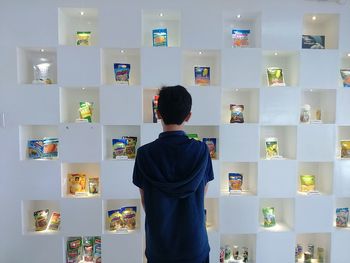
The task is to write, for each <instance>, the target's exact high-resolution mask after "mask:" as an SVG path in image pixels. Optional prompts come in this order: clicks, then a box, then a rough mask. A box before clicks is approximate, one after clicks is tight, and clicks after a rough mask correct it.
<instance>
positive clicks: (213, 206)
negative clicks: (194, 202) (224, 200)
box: [204, 198, 219, 232]
mask: <svg viewBox="0 0 350 263" xmlns="http://www.w3.org/2000/svg"><path fill="white" fill-rule="evenodd" d="M204 208H205V209H206V210H207V212H206V213H207V216H206V219H207V221H206V225H207V230H208V231H215V232H217V231H219V218H218V216H219V199H217V198H206V199H205V201H204Z"/></svg>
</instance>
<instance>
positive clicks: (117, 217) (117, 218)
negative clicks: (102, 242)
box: [108, 209, 125, 231]
mask: <svg viewBox="0 0 350 263" xmlns="http://www.w3.org/2000/svg"><path fill="white" fill-rule="evenodd" d="M108 220H109V230H110V231H115V230H120V229H122V228H124V227H125V222H124V218H123V214H122V210H121V209H117V210H110V211H108Z"/></svg>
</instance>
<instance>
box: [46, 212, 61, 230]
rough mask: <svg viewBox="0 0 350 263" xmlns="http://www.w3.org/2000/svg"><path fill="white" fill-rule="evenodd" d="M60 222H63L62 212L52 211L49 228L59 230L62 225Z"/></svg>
mask: <svg viewBox="0 0 350 263" xmlns="http://www.w3.org/2000/svg"><path fill="white" fill-rule="evenodd" d="M60 223H61V214H60V213H57V212H52V215H51V218H50V222H49V226H48V228H47V229H48V230H53V231H57V230H58V228H59V227H60Z"/></svg>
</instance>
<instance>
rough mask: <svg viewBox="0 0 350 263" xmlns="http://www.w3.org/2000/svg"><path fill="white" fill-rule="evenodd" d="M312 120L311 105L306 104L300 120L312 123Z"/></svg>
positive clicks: (302, 109)
mask: <svg viewBox="0 0 350 263" xmlns="http://www.w3.org/2000/svg"><path fill="white" fill-rule="evenodd" d="M310 120H311V106H310V105H309V104H305V105H304V106H303V107H302V108H301V111H300V122H301V123H310Z"/></svg>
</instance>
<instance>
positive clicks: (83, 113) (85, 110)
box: [77, 101, 94, 122]
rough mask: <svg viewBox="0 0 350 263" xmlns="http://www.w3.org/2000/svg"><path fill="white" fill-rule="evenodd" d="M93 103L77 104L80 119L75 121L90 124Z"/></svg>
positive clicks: (83, 102)
mask: <svg viewBox="0 0 350 263" xmlns="http://www.w3.org/2000/svg"><path fill="white" fill-rule="evenodd" d="M93 105H94V103H93V102H88V101H81V102H80V103H79V115H80V119H78V120H77V121H79V122H80V121H85V122H92V109H93V108H92V107H93Z"/></svg>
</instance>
